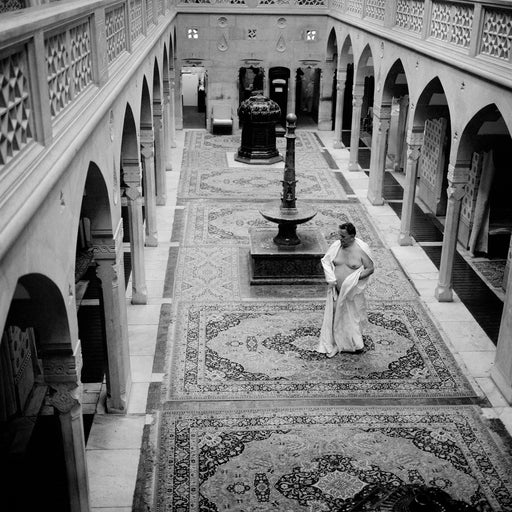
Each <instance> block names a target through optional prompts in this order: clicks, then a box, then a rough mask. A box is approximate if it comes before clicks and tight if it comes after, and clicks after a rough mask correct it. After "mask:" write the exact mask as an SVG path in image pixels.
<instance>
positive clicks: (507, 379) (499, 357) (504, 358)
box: [491, 272, 512, 405]
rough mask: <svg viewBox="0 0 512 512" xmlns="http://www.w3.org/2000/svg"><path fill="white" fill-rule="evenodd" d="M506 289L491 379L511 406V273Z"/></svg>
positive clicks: (511, 273) (510, 273)
mask: <svg viewBox="0 0 512 512" xmlns="http://www.w3.org/2000/svg"><path fill="white" fill-rule="evenodd" d="M506 289H507V294H506V296H505V303H504V304H503V313H502V316H501V324H500V333H499V335H498V345H497V347H496V356H495V358H494V366H493V368H492V370H491V377H492V380H493V381H494V382H495V384H496V386H498V389H499V390H500V391H501V393H502V394H503V396H504V397H505V399H506V400H507V402H508V403H509V404H511V405H512V272H509V273H508V280H507V285H506Z"/></svg>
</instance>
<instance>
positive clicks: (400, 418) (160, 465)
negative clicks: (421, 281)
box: [134, 130, 512, 512]
mask: <svg viewBox="0 0 512 512" xmlns="http://www.w3.org/2000/svg"><path fill="white" fill-rule="evenodd" d="M284 143H285V141H284V140H282V139H280V140H278V148H279V149H280V150H281V151H283V150H284ZM238 145H239V137H237V136H232V135H226V136H212V135H210V134H208V133H206V132H205V131H190V132H187V133H186V148H185V152H184V155H183V165H182V171H181V176H180V185H179V191H178V198H177V199H178V206H179V207H180V209H179V215H177V216H176V217H175V223H174V226H173V237H172V240H173V242H175V243H174V244H173V247H171V249H170V257H169V262H168V266H167V277H166V283H165V287H164V289H165V291H164V297H166V298H169V299H170V298H172V305H169V308H168V310H167V309H166V311H165V315H163V316H162V318H161V326H160V327H161V328H160V327H159V332H160V331H161V332H162V333H168V335H167V339H166V335H165V334H163V335H161V336H160V337H159V345H158V346H159V350H158V356H157V360H156V361H155V362H156V363H157V364H156V366H154V368H158V369H159V370H154V371H162V369H163V367H164V355H165V373H166V375H165V378H164V383H163V385H162V389H161V390H159V391H158V392H157V391H155V389H154V388H153V387H152V388H151V389H152V391H151V398H152V405H151V407H152V410H154V411H156V412H157V414H156V417H157V418H158V421H157V422H155V424H154V425H152V426H149V425H148V426H147V427H146V441H145V442H146V445H145V446H146V450H145V453H144V454H143V456H142V458H141V470H140V473H139V475H144V478H141V480H140V482H139V488H145V489H147V490H148V491H149V492H148V493H147V495H145V496H146V497H145V505H144V506H143V507H142V506H141V507H136V506H134V510H157V511H159V512H163V511H166V512H199V511H200V512H214V511H231V512H267V511H269V512H270V511H276V512H300V511H308V512H320V511H332V512H338V511H347V512H348V511H350V510H352V509H353V508H354V507H355V505H356V503H361V500H363V501H364V500H365V499H367V498H368V497H371V496H374V495H375V496H377V495H380V494H379V493H380V492H381V491H382V492H384V493H386V492H394V491H393V489H401V488H402V487H403V486H404V485H405V484H407V485H413V484H421V485H425V486H429V487H433V488H435V489H437V490H439V491H441V490H442V491H444V492H446V493H448V494H449V495H450V496H451V497H452V498H453V499H455V500H459V501H461V502H464V503H467V504H471V505H474V506H475V507H477V509H478V510H480V511H506V510H508V511H512V480H511V474H512V467H511V466H510V462H507V461H510V460H511V453H510V452H511V449H510V446H511V443H510V441H509V439H508V438H507V437H506V435H505V434H504V433H503V430H502V428H501V429H500V428H499V425H498V424H497V423H490V421H491V420H484V419H482V415H481V412H480V411H481V409H480V408H479V407H477V406H476V405H475V404H482V405H485V404H486V402H485V399H484V398H482V395H481V393H477V392H475V390H474V388H473V387H472V385H471V383H470V382H469V381H468V379H467V378H466V377H465V376H464V372H463V371H462V370H461V368H460V366H459V364H458V362H457V359H456V357H454V356H453V355H452V353H451V352H450V350H449V349H448V347H447V346H446V343H445V341H444V339H443V336H442V334H441V333H440V332H439V330H438V329H437V328H436V325H435V323H434V322H433V321H432V319H431V318H430V317H429V315H428V314H427V311H426V309H425V307H424V305H423V304H422V302H421V301H420V299H419V296H418V294H417V292H416V290H415V289H414V287H413V286H412V284H411V283H410V282H409V280H408V279H407V277H406V276H405V275H404V273H403V271H402V269H401V267H400V265H399V264H398V262H397V261H396V260H395V259H394V257H393V255H392V253H391V252H390V250H389V249H388V248H387V247H386V246H385V244H384V243H383V241H382V240H381V238H380V237H379V234H378V232H377V231H376V229H375V227H374V225H373V223H372V221H371V219H370V217H369V216H368V215H367V212H366V210H365V208H364V207H363V205H361V204H360V203H359V202H358V201H357V200H356V199H355V196H354V195H353V194H352V193H351V192H350V191H345V190H344V189H343V183H344V180H343V179H340V173H339V172H337V171H335V170H332V169H330V168H329V165H327V162H326V160H325V158H324V156H325V152H326V151H327V150H326V149H325V148H323V147H321V146H320V144H319V139H318V137H317V136H316V135H315V134H314V133H312V132H307V131H300V130H299V131H298V132H297V140H296V146H297V155H296V156H297V163H298V165H297V179H298V180H299V183H298V186H297V194H298V201H299V205H300V201H304V202H307V203H308V204H309V205H310V206H312V207H313V208H315V209H316V210H317V212H318V213H317V215H316V216H315V218H314V219H313V220H312V221H311V222H310V223H309V227H316V228H317V229H318V230H319V231H320V232H321V233H322V234H323V235H324V237H325V239H326V242H327V243H330V242H332V241H333V240H334V239H335V238H336V232H337V225H338V224H339V223H342V222H346V221H350V222H353V223H354V224H355V225H356V227H357V230H358V236H360V237H361V238H362V239H364V240H365V241H366V242H367V243H368V244H369V245H370V247H371V249H372V252H373V257H374V261H375V269H376V270H375V274H374V275H373V276H372V277H371V282H370V284H369V287H368V289H367V292H366V296H367V299H368V322H367V325H366V327H365V330H364V343H365V346H364V350H363V351H362V353H358V354H338V355H337V356H335V357H334V358H332V359H329V358H327V357H326V356H325V355H322V354H319V353H317V352H316V351H315V347H316V345H317V343H318V336H319V332H320V326H321V324H322V315H323V310H324V305H325V287H324V286H323V285H310V286H306V285H300V286H299V285H297V286H288V287H286V288H287V290H286V292H284V291H283V287H282V286H281V287H279V286H276V287H272V286H250V285H249V275H248V274H249V250H250V238H249V229H251V228H254V227H259V226H265V225H268V223H267V222H266V221H265V220H264V219H263V218H262V217H261V215H260V214H259V210H261V209H262V208H263V207H264V206H265V203H267V202H268V201H269V200H274V201H276V200H278V199H279V196H280V180H281V179H282V169H278V168H277V167H276V166H273V167H269V168H265V167H264V166H253V167H249V166H245V167H236V165H233V160H232V158H231V157H230V155H232V153H233V152H234V151H236V148H237V147H238ZM298 231H299V236H300V227H299V229H298ZM276 232H277V229H276ZM164 342H166V343H165V346H164ZM157 397H159V400H160V401H159V402H158V398H157ZM492 421H493V422H494V421H495V420H492ZM490 427H492V428H490ZM152 460H154V464H153V463H152ZM358 506H359V505H358ZM358 510H359V509H358ZM361 510H362V509H361ZM365 510H371V509H365Z"/></svg>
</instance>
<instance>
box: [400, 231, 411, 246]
mask: <svg viewBox="0 0 512 512" xmlns="http://www.w3.org/2000/svg"><path fill="white" fill-rule="evenodd" d="M413 243H414V239H413V238H412V236H411V235H409V234H408V233H400V235H398V245H401V246H407V245H413Z"/></svg>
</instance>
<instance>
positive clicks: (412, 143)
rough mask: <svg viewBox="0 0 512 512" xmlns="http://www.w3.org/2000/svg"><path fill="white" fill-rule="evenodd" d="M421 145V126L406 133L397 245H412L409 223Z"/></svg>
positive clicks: (412, 209) (414, 195)
mask: <svg viewBox="0 0 512 512" xmlns="http://www.w3.org/2000/svg"><path fill="white" fill-rule="evenodd" d="M422 146H423V127H421V128H418V129H413V130H412V131H410V132H408V133H407V167H406V171H405V188H404V199H403V202H402V219H401V221H400V235H399V236H398V244H399V245H412V238H411V223H412V214H413V211H414V200H415V197H416V180H417V178H418V160H419V158H420V153H421V147H422Z"/></svg>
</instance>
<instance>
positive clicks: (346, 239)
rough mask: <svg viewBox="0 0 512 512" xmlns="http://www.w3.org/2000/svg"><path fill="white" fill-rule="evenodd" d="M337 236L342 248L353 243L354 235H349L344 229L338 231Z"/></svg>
mask: <svg viewBox="0 0 512 512" xmlns="http://www.w3.org/2000/svg"><path fill="white" fill-rule="evenodd" d="M338 236H339V237H340V242H341V246H342V247H348V246H349V245H350V244H351V243H352V242H353V241H354V235H349V234H348V233H347V230H346V229H339V230H338Z"/></svg>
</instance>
